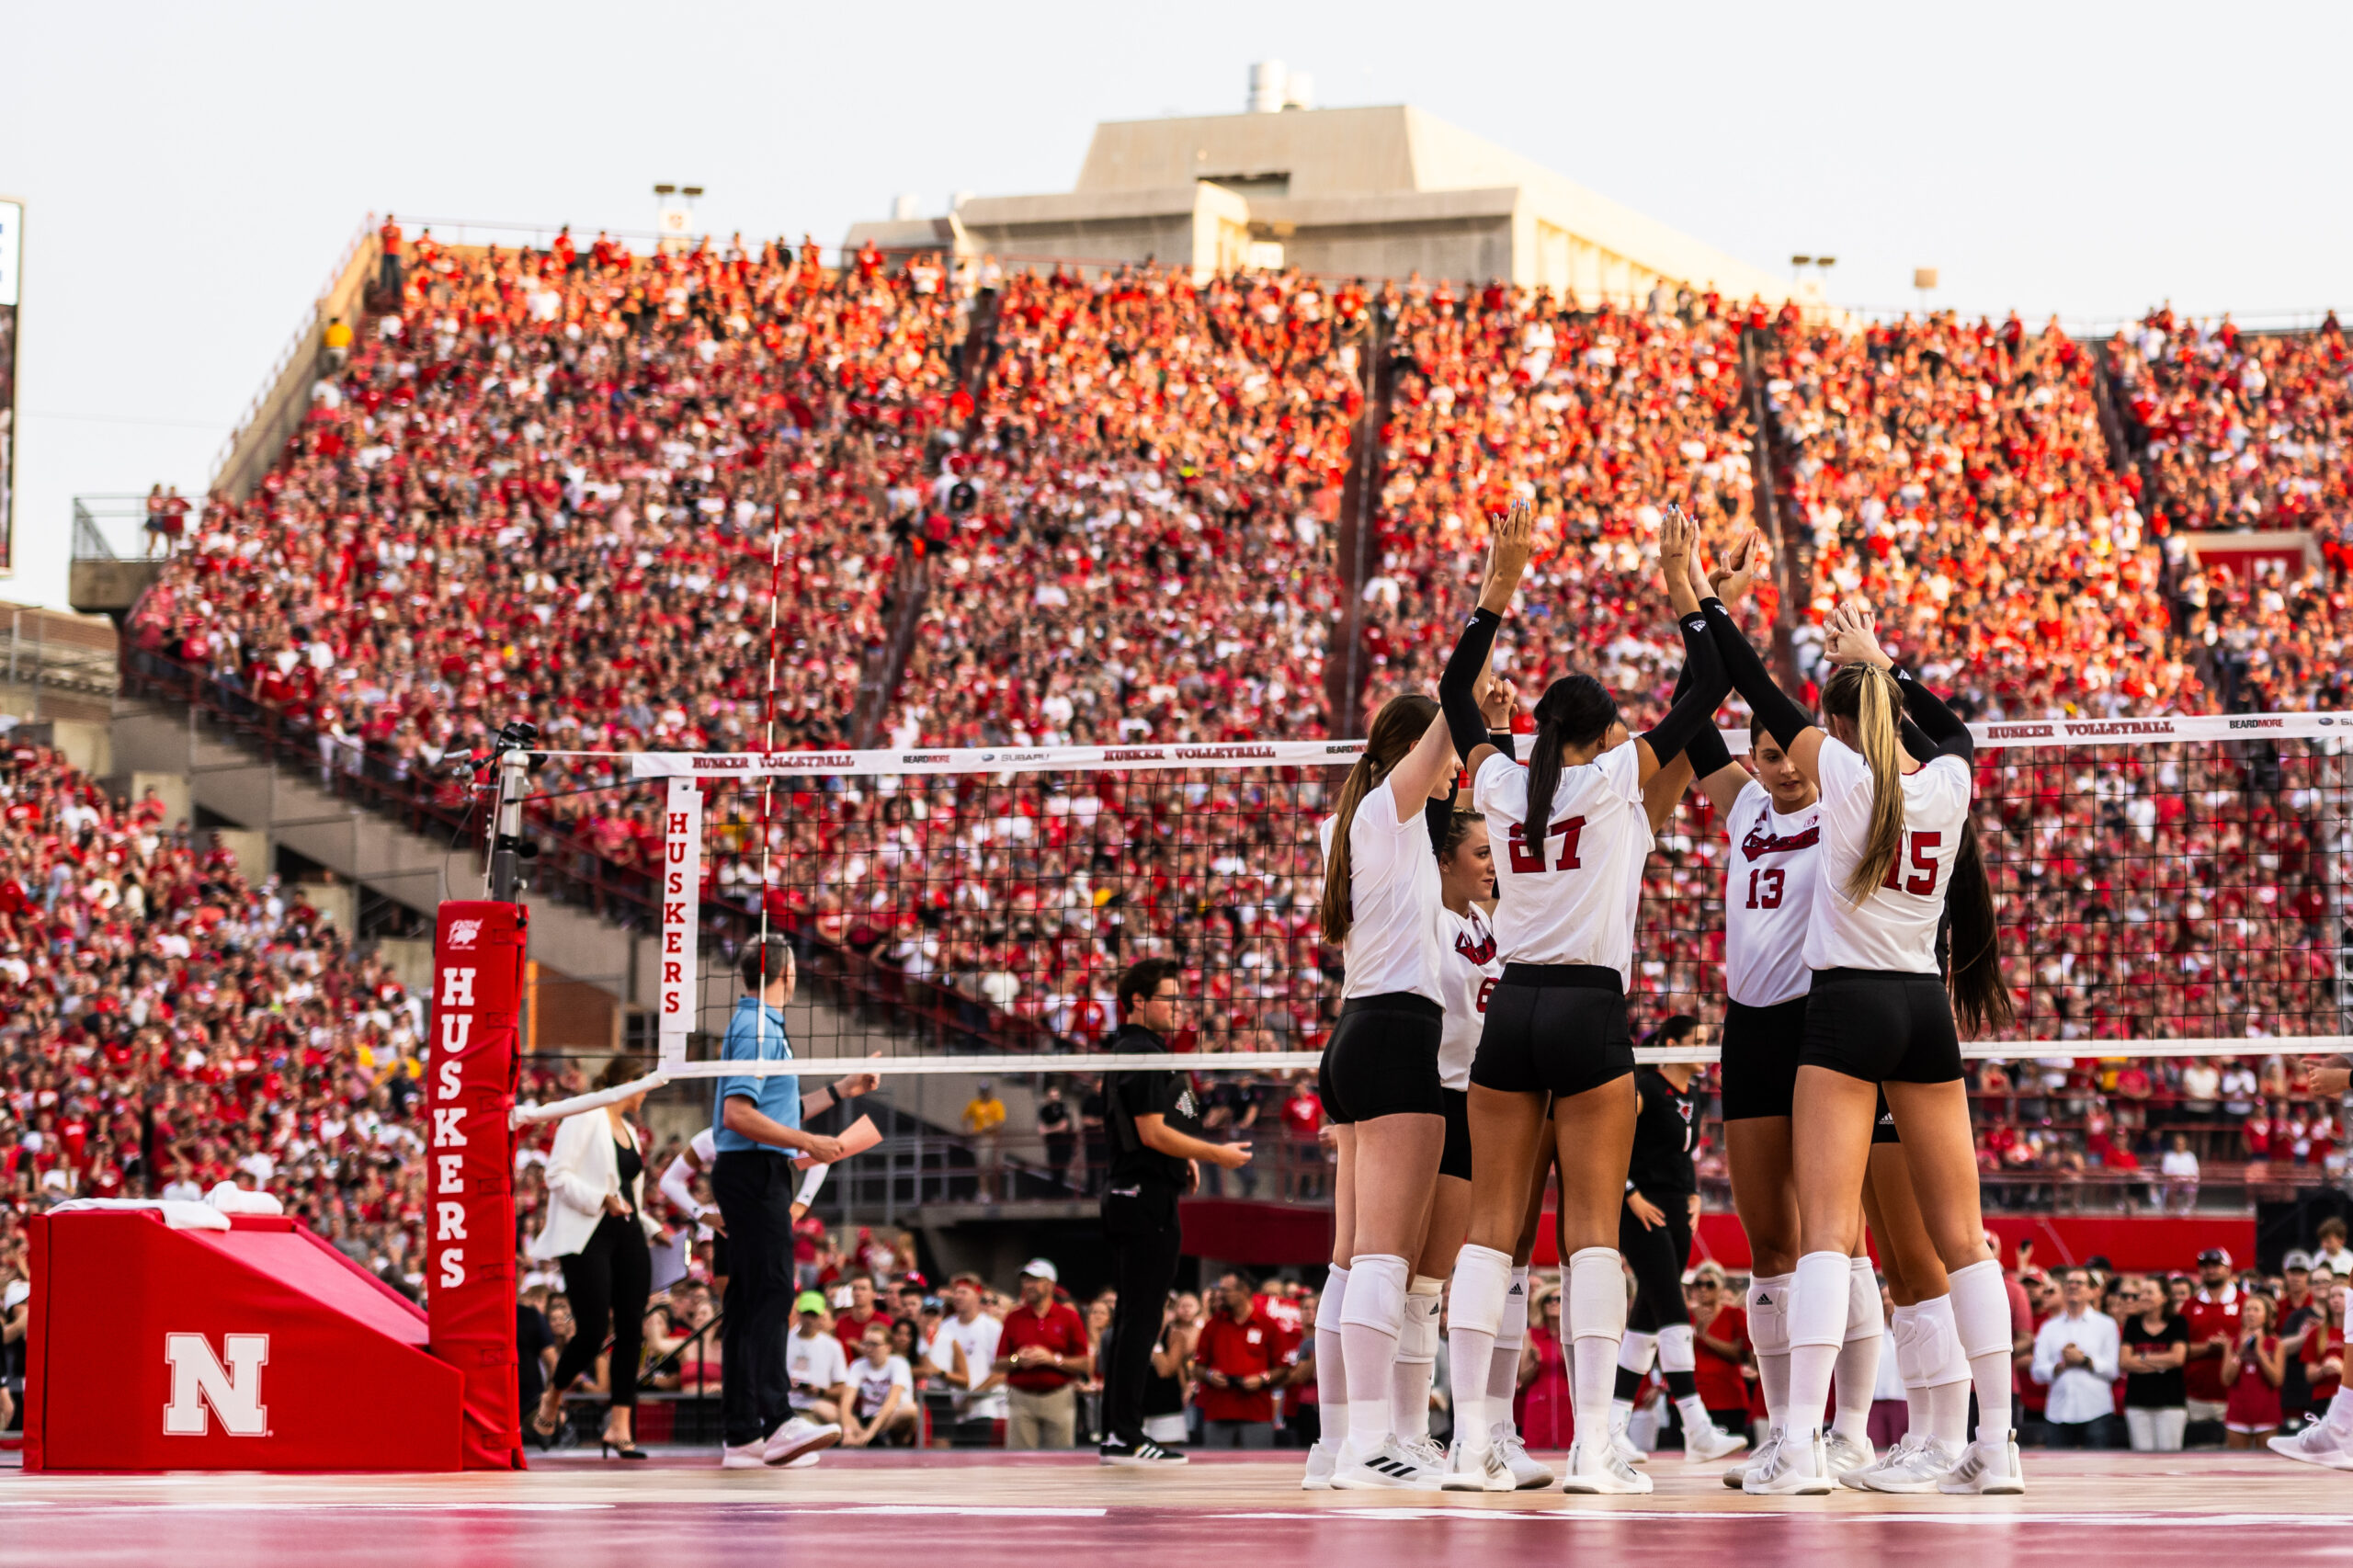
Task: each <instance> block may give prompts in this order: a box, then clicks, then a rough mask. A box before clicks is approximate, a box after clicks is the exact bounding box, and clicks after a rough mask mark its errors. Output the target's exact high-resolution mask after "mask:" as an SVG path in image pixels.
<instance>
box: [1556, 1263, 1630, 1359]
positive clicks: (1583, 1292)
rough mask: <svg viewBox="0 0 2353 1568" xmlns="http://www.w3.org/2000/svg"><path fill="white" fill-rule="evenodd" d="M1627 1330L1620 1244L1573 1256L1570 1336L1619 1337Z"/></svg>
mask: <svg viewBox="0 0 2353 1568" xmlns="http://www.w3.org/2000/svg"><path fill="white" fill-rule="evenodd" d="M1625 1332H1626V1264H1625V1260H1624V1259H1623V1258H1620V1256H1618V1249H1617V1248H1616V1247H1586V1248H1583V1249H1582V1250H1580V1251H1578V1252H1575V1253H1572V1254H1571V1255H1570V1256H1569V1337H1570V1338H1571V1339H1572V1340H1577V1339H1616V1338H1618V1337H1620V1335H1623V1334H1624V1333H1625Z"/></svg>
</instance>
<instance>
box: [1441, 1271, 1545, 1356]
mask: <svg viewBox="0 0 2353 1568" xmlns="http://www.w3.org/2000/svg"><path fill="white" fill-rule="evenodd" d="M1457 1267H1460V1266H1459V1265H1458V1266H1457ZM1527 1342H1528V1270H1527V1269H1525V1268H1515V1269H1513V1270H1512V1271H1511V1289H1509V1290H1506V1291H1505V1292H1504V1315H1503V1321H1502V1322H1501V1323H1499V1324H1496V1325H1495V1348H1496V1349H1498V1350H1517V1349H1518V1348H1519V1347H1520V1346H1522V1345H1524V1344H1526V1343H1527Z"/></svg>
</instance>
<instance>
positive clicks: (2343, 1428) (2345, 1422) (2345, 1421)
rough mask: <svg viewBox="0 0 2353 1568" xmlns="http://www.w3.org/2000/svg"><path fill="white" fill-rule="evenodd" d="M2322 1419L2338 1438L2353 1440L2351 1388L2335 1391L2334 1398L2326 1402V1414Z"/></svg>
mask: <svg viewBox="0 0 2353 1568" xmlns="http://www.w3.org/2000/svg"><path fill="white" fill-rule="evenodd" d="M2322 1419H2323V1420H2324V1421H2325V1422H2326V1423H2327V1426H2328V1429H2329V1430H2330V1431H2332V1432H2334V1433H2336V1435H2337V1436H2338V1437H2343V1438H2347V1439H2353V1387H2347V1386H2340V1387H2339V1388H2338V1389H2337V1391H2336V1397H2334V1398H2332V1399H2331V1400H2330V1401H2329V1402H2328V1414H2327V1415H2325V1416H2324V1417H2322Z"/></svg>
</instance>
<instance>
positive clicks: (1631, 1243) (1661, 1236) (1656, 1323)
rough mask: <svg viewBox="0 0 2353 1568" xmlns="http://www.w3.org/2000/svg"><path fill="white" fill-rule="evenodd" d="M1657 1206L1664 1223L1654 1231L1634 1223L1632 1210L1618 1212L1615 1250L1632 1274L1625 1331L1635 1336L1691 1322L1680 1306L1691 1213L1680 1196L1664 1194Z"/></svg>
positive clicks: (1688, 1260) (1687, 1252)
mask: <svg viewBox="0 0 2353 1568" xmlns="http://www.w3.org/2000/svg"><path fill="white" fill-rule="evenodd" d="M1649 1196H1650V1195H1649V1194H1648V1193H1644V1194H1643V1197H1645V1198H1647V1197H1649ZM1658 1206H1659V1208H1660V1209H1661V1210H1664V1211H1665V1215H1666V1222H1665V1224H1663V1225H1659V1226H1657V1227H1655V1228H1653V1227H1651V1226H1648V1225H1645V1224H1643V1222H1642V1221H1640V1220H1637V1219H1635V1218H1634V1210H1632V1209H1631V1207H1626V1208H1620V1210H1618V1250H1619V1252H1620V1253H1621V1254H1623V1255H1624V1256H1625V1259H1626V1267H1629V1268H1631V1269H1632V1270H1633V1271H1634V1301H1633V1304H1632V1305H1631V1307H1630V1308H1629V1309H1628V1310H1627V1312H1626V1326H1627V1328H1629V1329H1631V1331H1633V1332H1634V1333H1636V1334H1656V1333H1657V1332H1658V1331H1659V1330H1660V1329H1662V1328H1665V1326H1666V1325H1667V1324H1671V1323H1689V1322H1690V1321H1691V1312H1690V1309H1689V1308H1688V1307H1686V1306H1685V1305H1684V1304H1683V1270H1684V1268H1685V1267H1686V1266H1687V1265H1688V1264H1689V1262H1690V1261H1691V1224H1690V1210H1689V1209H1688V1208H1687V1207H1686V1206H1685V1204H1684V1200H1683V1195H1682V1194H1681V1193H1679V1192H1670V1193H1667V1194H1665V1196H1664V1197H1662V1198H1660V1199H1658Z"/></svg>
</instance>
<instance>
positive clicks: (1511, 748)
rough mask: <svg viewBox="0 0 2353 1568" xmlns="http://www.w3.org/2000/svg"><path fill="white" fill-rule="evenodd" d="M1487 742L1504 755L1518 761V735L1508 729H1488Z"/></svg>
mask: <svg viewBox="0 0 2353 1568" xmlns="http://www.w3.org/2000/svg"><path fill="white" fill-rule="evenodd" d="M1487 744H1489V745H1491V746H1493V747H1495V749H1496V750H1497V751H1499V752H1501V753H1503V754H1504V755H1505V756H1507V757H1509V758H1511V759H1512V760H1513V761H1514V762H1518V760H1519V737H1518V736H1517V735H1515V734H1513V733H1511V732H1510V731H1509V730H1489V731H1488V732H1487Z"/></svg>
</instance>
